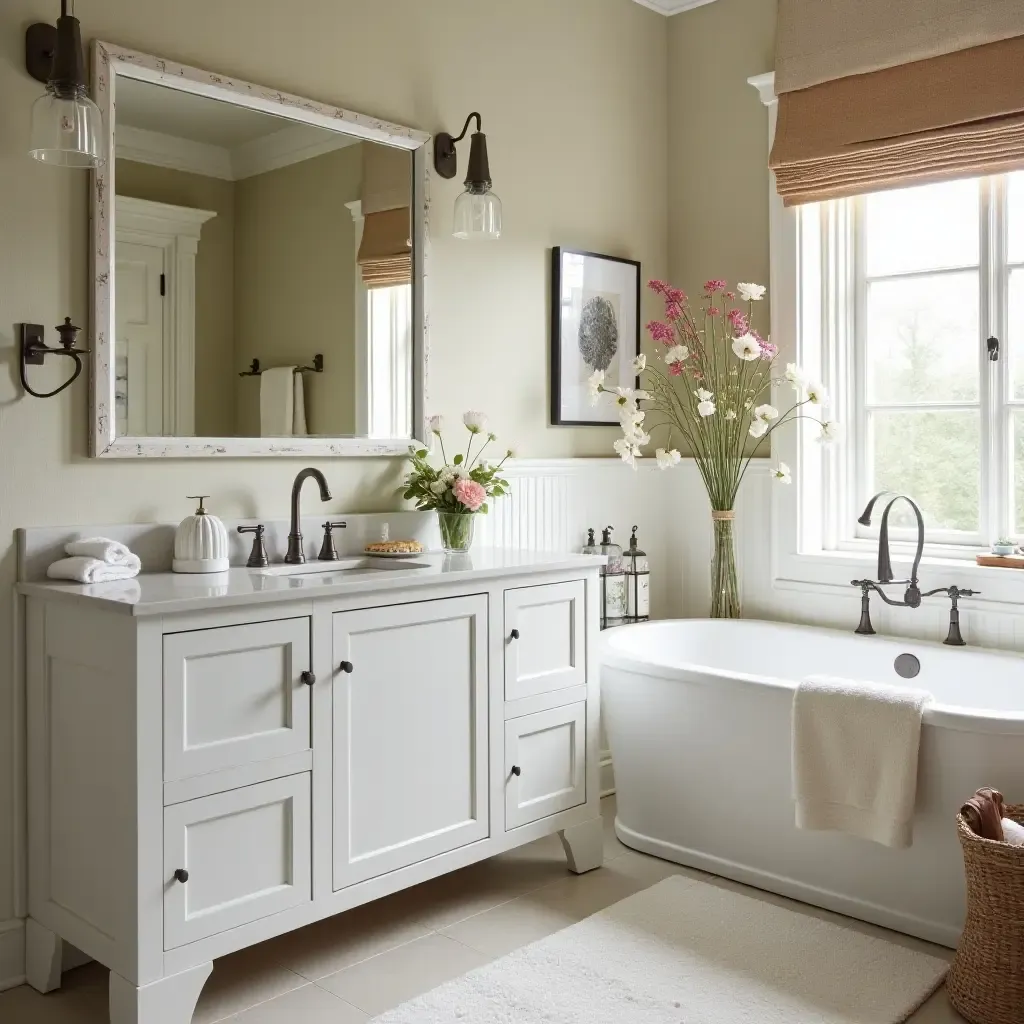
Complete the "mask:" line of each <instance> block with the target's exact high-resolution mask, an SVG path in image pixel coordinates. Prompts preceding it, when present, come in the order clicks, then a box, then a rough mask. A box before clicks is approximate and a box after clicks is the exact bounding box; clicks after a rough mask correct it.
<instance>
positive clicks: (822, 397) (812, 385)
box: [807, 380, 828, 405]
mask: <svg viewBox="0 0 1024 1024" xmlns="http://www.w3.org/2000/svg"><path fill="white" fill-rule="evenodd" d="M807 401H808V402H810V403H811V405H826V404H827V403H828V393H827V392H826V391H825V389H824V387H822V385H821V384H820V383H819V382H818V381H816V380H809V381H808V382H807Z"/></svg>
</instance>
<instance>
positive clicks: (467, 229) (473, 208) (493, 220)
mask: <svg viewBox="0 0 1024 1024" xmlns="http://www.w3.org/2000/svg"><path fill="white" fill-rule="evenodd" d="M452 233H453V234H454V235H455V237H456V238H462V239H468V240H470V241H493V240H495V239H498V238H501V200H500V199H499V198H498V197H497V196H496V195H495V194H494V193H493V192H492V191H490V189H488V190H487V191H486V192H475V191H473V189H472V187H471V186H467V188H466V191H465V192H463V193H462V194H461V195H460V196H459V198H458V199H456V200H455V227H454V229H453V231H452Z"/></svg>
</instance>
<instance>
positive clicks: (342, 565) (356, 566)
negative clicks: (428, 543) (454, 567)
mask: <svg viewBox="0 0 1024 1024" xmlns="http://www.w3.org/2000/svg"><path fill="white" fill-rule="evenodd" d="M412 557H413V556H410V558H409V560H406V559H404V558H395V559H387V558H368V557H356V558H339V559H338V560H337V561H335V562H303V563H302V564H301V565H270V566H267V568H266V569H256V570H254V571H255V572H258V573H259V574H260V575H261V576H320V575H322V574H323V573H338V574H343V575H345V576H362V575H365V574H366V573H371V572H389V571H391V572H394V571H397V570H399V569H429V568H430V566H428V565H426V564H425V563H423V562H415V561H412Z"/></svg>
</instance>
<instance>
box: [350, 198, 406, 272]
mask: <svg viewBox="0 0 1024 1024" xmlns="http://www.w3.org/2000/svg"><path fill="white" fill-rule="evenodd" d="M358 262H359V269H360V272H361V273H362V275H363V283H364V284H365V285H366V287H367V288H390V287H392V286H394V285H398V284H409V282H410V281H411V280H412V241H411V239H410V222H409V207H408V206H402V207H399V208H398V209H396V210H381V211H380V212H378V213H370V214H367V216H366V218H365V220H364V221H363V238H362V241H361V242H360V243H359V256H358Z"/></svg>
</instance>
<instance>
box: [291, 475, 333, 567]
mask: <svg viewBox="0 0 1024 1024" xmlns="http://www.w3.org/2000/svg"><path fill="white" fill-rule="evenodd" d="M309 477H312V478H313V479H314V480H315V481H316V482H317V484H319V486H320V500H321V501H330V500H331V490H330V488H329V487H328V486H327V479H326V477H324V475H323V473H321V472H320V470H319V469H313V468H312V467H308V468H307V469H300V470H299V472H298V475H297V476H296V477H295V482H294V483H293V484H292V526H291V530H290V532H289V534H288V554H287V555H285V556H284V560H285V561H286V562H288V563H289V564H290V565H301V564H302V563H303V562H305V560H306V556H305V555H304V554H303V553H302V530H301V529H300V522H301V519H300V516H299V496H300V495H301V493H302V485H303V484H304V483H305V482H306V480H308V479H309Z"/></svg>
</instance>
